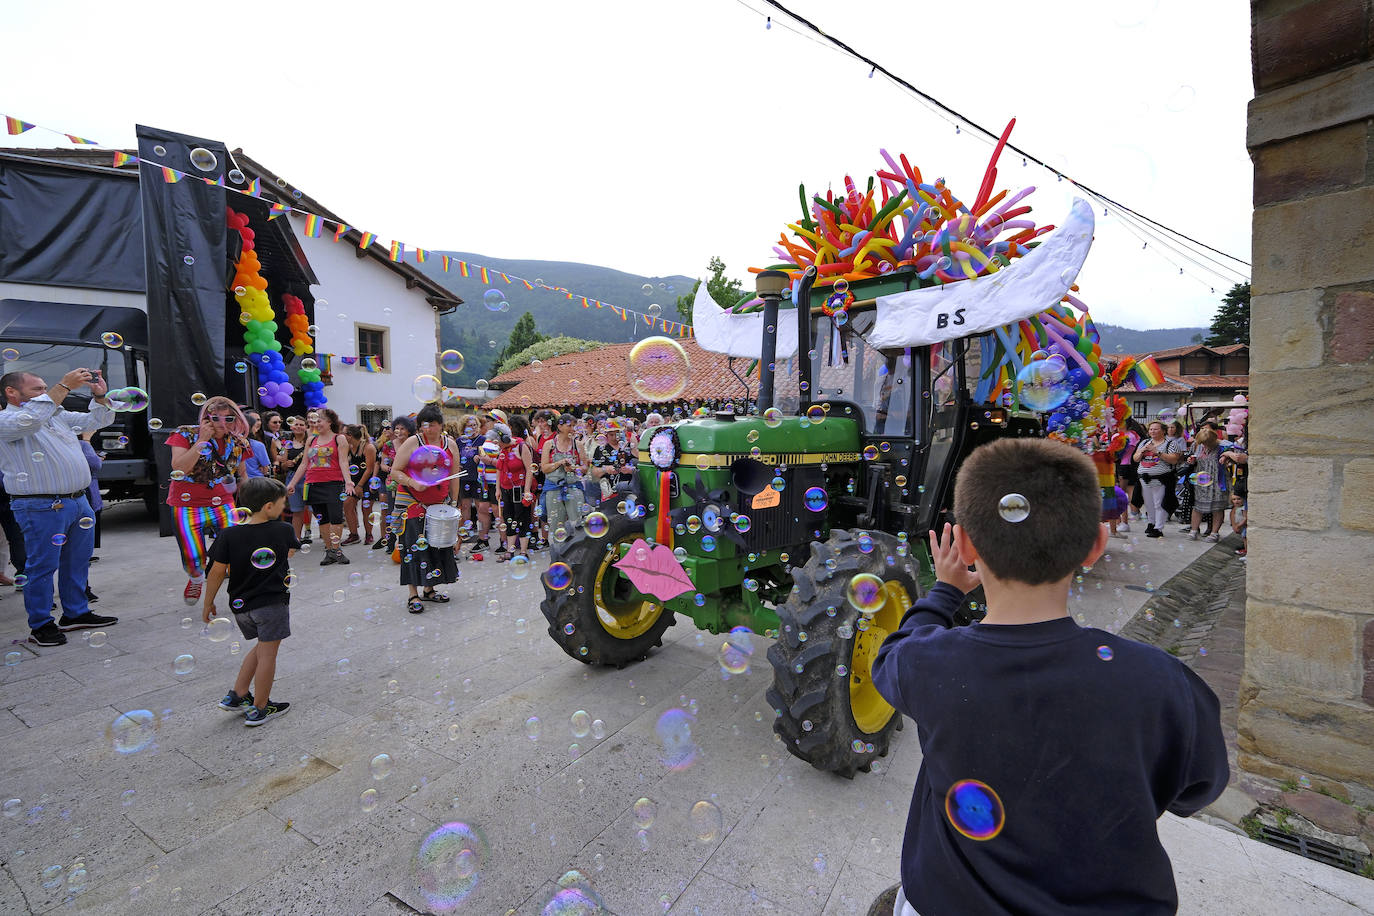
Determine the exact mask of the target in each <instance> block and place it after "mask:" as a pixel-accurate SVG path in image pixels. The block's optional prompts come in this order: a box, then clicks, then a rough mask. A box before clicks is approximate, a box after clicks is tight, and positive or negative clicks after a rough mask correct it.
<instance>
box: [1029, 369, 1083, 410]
mask: <svg viewBox="0 0 1374 916" xmlns="http://www.w3.org/2000/svg"><path fill="white" fill-rule="evenodd" d="M1072 387H1073V386H1072V383H1071V382H1069V381H1068V372H1067V370H1066V369H1065V368H1064V364H1063V363H1062V362H1060V361H1059V360H1055V359H1042V360H1037V361H1035V362H1030V363H1027V364H1026V365H1025V366H1023V367H1021V371H1020V372H1018V373H1016V388H1017V391H1018V393H1019V396H1020V398H1021V403H1022V404H1024V405H1026V406H1027V407H1029V408H1030V409H1031V410H1036V411H1040V412H1041V413H1045V412H1048V411H1051V410H1054V409H1055V408H1056V407H1058V406H1060V405H1061V404H1063V403H1064V402H1065V401H1067V400H1068V399H1069V396H1070V395H1071V394H1073V391H1072V390H1071V389H1072Z"/></svg>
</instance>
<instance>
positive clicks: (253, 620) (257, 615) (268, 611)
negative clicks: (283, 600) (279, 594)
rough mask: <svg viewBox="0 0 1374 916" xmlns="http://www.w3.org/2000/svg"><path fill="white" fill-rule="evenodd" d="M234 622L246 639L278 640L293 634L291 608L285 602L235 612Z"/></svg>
mask: <svg viewBox="0 0 1374 916" xmlns="http://www.w3.org/2000/svg"><path fill="white" fill-rule="evenodd" d="M234 622H235V623H237V624H238V625H239V632H240V633H242V634H243V638H244V639H258V640H261V641H263V642H277V641H278V640H281V639H285V638H286V637H288V636H290V635H291V609H290V607H289V606H288V605H285V604H268V605H264V606H263V607H255V608H253V609H252V610H249V611H241V612H237V613H235V614H234Z"/></svg>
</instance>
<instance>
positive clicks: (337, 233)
mask: <svg viewBox="0 0 1374 916" xmlns="http://www.w3.org/2000/svg"><path fill="white" fill-rule="evenodd" d="M347 231H348V226H346V225H344V224H343V223H336V224H335V226H334V241H336V242H337V241H338V240H339V239H341V238H343V237H344V233H345V232H347Z"/></svg>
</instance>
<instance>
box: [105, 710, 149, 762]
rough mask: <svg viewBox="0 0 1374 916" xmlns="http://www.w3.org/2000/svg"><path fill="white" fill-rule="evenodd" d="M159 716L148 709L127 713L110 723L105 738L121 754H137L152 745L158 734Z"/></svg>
mask: <svg viewBox="0 0 1374 916" xmlns="http://www.w3.org/2000/svg"><path fill="white" fill-rule="evenodd" d="M157 726H158V719H157V716H156V715H155V714H154V713H152V712H151V711H149V710H147V709H135V710H133V711H132V712H126V713H124V714H123V715H121V716H119V717H118V718H117V719H115V720H114V721H113V722H111V723H110V726H109V728H107V729H106V730H105V737H106V738H108V739H109V741H110V745H111V746H112V747H113V748H114V749H115V751H117V752H118V753H120V754H136V753H138V752H139V751H141V750H143V749H144V748H146V747H147V746H148V745H150V744H152V742H153V736H154V734H155V733H156V732H157Z"/></svg>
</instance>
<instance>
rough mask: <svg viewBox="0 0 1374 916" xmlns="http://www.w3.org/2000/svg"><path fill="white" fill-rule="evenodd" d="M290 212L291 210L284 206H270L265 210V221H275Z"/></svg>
mask: <svg viewBox="0 0 1374 916" xmlns="http://www.w3.org/2000/svg"><path fill="white" fill-rule="evenodd" d="M290 212H291V208H290V207H288V206H287V205H286V204H273V205H272V206H270V207H268V208H267V219H268V221H269V222H270V221H272V220H274V219H276V218H277V217H279V216H281V215H282V214H284V213H290Z"/></svg>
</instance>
